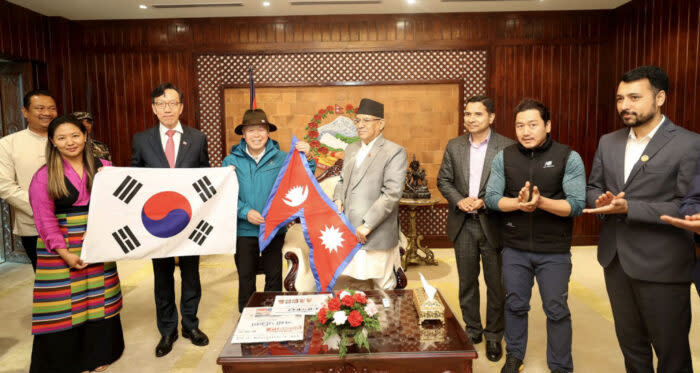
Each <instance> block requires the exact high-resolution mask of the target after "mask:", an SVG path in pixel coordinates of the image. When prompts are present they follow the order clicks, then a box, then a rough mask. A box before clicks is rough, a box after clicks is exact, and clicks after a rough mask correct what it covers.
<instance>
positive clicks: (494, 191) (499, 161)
mask: <svg viewBox="0 0 700 373" xmlns="http://www.w3.org/2000/svg"><path fill="white" fill-rule="evenodd" d="M505 190H506V177H505V172H504V171H503V150H501V151H499V152H498V154H496V156H495V157H493V162H491V176H489V183H488V184H487V185H486V197H485V200H484V203H485V204H486V207H488V208H489V209H491V210H496V211H501V209H499V208H498V201H500V200H501V198H503V192H504V191H505Z"/></svg>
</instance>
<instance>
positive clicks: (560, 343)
mask: <svg viewBox="0 0 700 373" xmlns="http://www.w3.org/2000/svg"><path fill="white" fill-rule="evenodd" d="M570 277H571V253H561V254H559V253H556V254H542V253H533V252H528V251H521V250H516V249H512V248H509V247H505V248H504V249H503V284H504V285H505V288H506V309H505V315H506V332H505V340H506V351H507V352H508V353H509V354H512V355H514V356H515V357H517V358H518V359H521V360H522V359H523V358H524V357H525V351H526V349H527V315H528V312H529V311H530V297H531V295H532V285H533V284H534V282H533V280H534V279H537V286H538V288H539V290H540V296H541V297H542V308H543V309H544V313H545V315H546V316H547V366H548V367H549V369H550V370H557V369H559V370H563V371H565V372H572V371H573V370H574V363H573V359H572V357H571V313H570V312H569V305H568V304H567V299H568V296H569V278H570Z"/></svg>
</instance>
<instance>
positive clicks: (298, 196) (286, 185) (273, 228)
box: [259, 137, 362, 291]
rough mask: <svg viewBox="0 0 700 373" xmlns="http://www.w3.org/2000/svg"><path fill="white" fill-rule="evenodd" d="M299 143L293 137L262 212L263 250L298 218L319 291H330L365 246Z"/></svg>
mask: <svg viewBox="0 0 700 373" xmlns="http://www.w3.org/2000/svg"><path fill="white" fill-rule="evenodd" d="M296 143H297V138H296V137H293V138H292V145H291V149H292V150H291V151H290V152H289V154H287V158H286V159H285V161H284V165H283V166H282V169H281V170H280V173H279V175H277V180H275V185H274V186H273V187H272V193H270V197H269V198H268V200H267V203H266V205H265V209H264V210H263V214H262V215H263V217H264V218H265V222H264V223H262V224H261V225H260V236H259V242H260V251H263V250H264V249H265V247H267V245H268V244H269V243H270V242H271V241H272V239H273V238H274V237H275V234H277V231H279V230H280V229H281V228H283V227H285V226H286V225H287V224H289V223H290V222H291V221H293V220H294V219H296V218H299V219H300V220H301V227H302V229H303V231H304V237H305V238H306V243H307V244H308V245H309V263H310V266H311V270H312V272H313V274H314V278H315V280H316V289H317V290H318V291H324V290H325V291H331V290H332V289H333V285H334V284H335V281H336V280H337V279H338V276H339V275H340V274H341V273H342V272H343V270H344V269H345V267H346V266H347V265H348V263H350V261H351V260H352V258H353V256H355V253H356V252H357V250H359V249H360V247H361V246H362V244H361V243H360V242H359V241H358V240H357V237H356V236H355V228H354V227H353V226H352V224H350V221H349V220H348V218H347V217H346V216H345V214H343V213H338V211H337V208H336V205H335V203H334V202H333V201H331V199H330V198H329V197H328V196H327V195H326V194H325V193H324V192H323V190H322V189H321V186H320V185H319V184H318V181H316V178H315V177H314V176H313V174H312V173H311V169H309V164H308V163H307V162H306V158H305V157H302V156H301V153H299V151H297V150H296V149H295V146H296Z"/></svg>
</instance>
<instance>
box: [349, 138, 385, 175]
mask: <svg viewBox="0 0 700 373" xmlns="http://www.w3.org/2000/svg"><path fill="white" fill-rule="evenodd" d="M379 136H381V134H380V135H379ZM379 136H377V137H375V138H374V140H372V141H370V142H369V144H365V143H364V142H361V144H362V145H361V146H360V150H358V151H357V157H355V167H358V168H359V167H360V165H361V164H362V161H364V160H365V158H367V154H369V151H370V150H372V145H374V143H375V142H377V139H378V138H379ZM360 141H362V140H360Z"/></svg>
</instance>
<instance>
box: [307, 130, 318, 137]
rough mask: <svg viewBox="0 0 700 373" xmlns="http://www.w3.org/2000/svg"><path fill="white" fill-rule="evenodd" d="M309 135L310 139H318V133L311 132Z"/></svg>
mask: <svg viewBox="0 0 700 373" xmlns="http://www.w3.org/2000/svg"><path fill="white" fill-rule="evenodd" d="M308 134H309V137H311V138H313V139H315V138H317V137H318V131H309V132H308Z"/></svg>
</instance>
